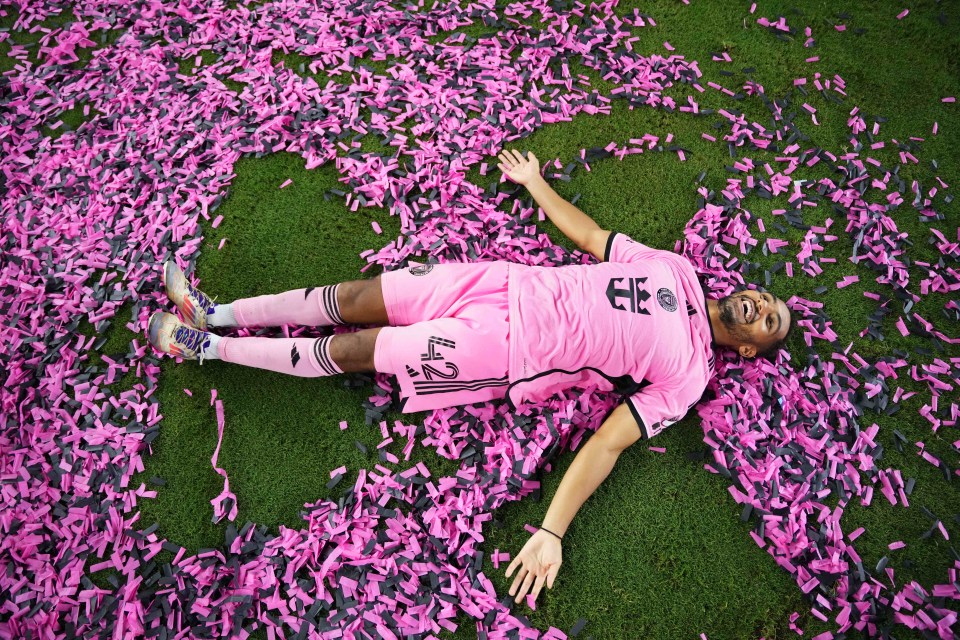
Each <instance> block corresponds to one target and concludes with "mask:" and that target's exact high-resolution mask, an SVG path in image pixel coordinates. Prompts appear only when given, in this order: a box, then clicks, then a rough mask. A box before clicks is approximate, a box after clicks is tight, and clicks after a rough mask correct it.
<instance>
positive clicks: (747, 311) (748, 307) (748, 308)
mask: <svg viewBox="0 0 960 640" xmlns="http://www.w3.org/2000/svg"><path fill="white" fill-rule="evenodd" d="M740 310H741V311H742V312H743V322H744V324H748V323H750V322H752V321H753V318H754V316H755V315H756V306H755V305H754V304H753V301H752V300H751V299H750V298H742V299H741V301H740Z"/></svg>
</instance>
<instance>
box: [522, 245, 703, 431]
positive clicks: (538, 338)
mask: <svg viewBox="0 0 960 640" xmlns="http://www.w3.org/2000/svg"><path fill="white" fill-rule="evenodd" d="M604 260H605V261H604V262H603V263H600V264H594V265H570V266H564V267H531V266H521V265H511V267H512V268H511V269H510V273H509V286H508V289H509V305H510V306H509V316H510V338H509V354H510V356H509V358H510V364H509V379H510V386H509V388H508V390H507V396H506V397H507V400H508V401H510V403H511V404H512V405H513V406H516V405H517V404H518V403H519V402H521V401H523V400H529V401H532V402H538V401H541V400H545V399H546V398H548V397H550V396H551V395H553V394H554V393H556V392H557V391H560V390H562V389H566V388H568V387H572V386H577V387H587V386H590V385H596V386H597V387H598V388H599V389H600V390H601V391H611V390H615V391H618V392H620V393H621V394H623V395H624V396H627V403H628V404H629V406H630V410H631V412H632V413H633V416H634V418H636V420H637V423H638V424H639V425H640V431H641V433H642V434H643V437H645V438H651V437H653V436H655V435H656V434H658V433H660V432H661V431H663V430H664V429H665V428H667V427H668V426H670V425H671V424H673V423H674V422H676V421H677V420H680V419H681V418H682V417H683V416H684V414H686V413H687V411H688V410H689V409H690V407H692V406H693V405H694V404H695V403H696V402H697V401H698V400H699V399H700V397H701V396H702V395H703V391H704V389H705V388H706V386H707V382H708V380H709V379H710V376H712V375H713V363H714V355H713V348H712V343H713V336H712V329H711V327H710V321H709V316H708V315H707V306H706V298H705V297H704V293H703V289H702V288H701V286H700V283H699V281H698V279H697V274H696V272H695V271H694V269H693V266H692V265H691V264H690V263H689V262H688V261H687V260H686V259H685V258H683V257H682V256H679V255H677V254H675V253H671V252H669V251H659V250H656V249H651V248H650V247H647V246H645V245H642V244H640V243H639V242H636V241H634V240H632V239H631V238H629V237H627V236H625V235H623V234H620V233H611V234H610V238H609V240H608V241H607V247H606V252H605V256H604Z"/></svg>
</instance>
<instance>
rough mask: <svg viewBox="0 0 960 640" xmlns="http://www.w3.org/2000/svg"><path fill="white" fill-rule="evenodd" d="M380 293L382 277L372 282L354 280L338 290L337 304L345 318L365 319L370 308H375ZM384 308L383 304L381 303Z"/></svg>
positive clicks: (345, 283) (344, 283)
mask: <svg viewBox="0 0 960 640" xmlns="http://www.w3.org/2000/svg"><path fill="white" fill-rule="evenodd" d="M378 296H382V294H381V292H380V276H377V277H376V278H373V279H371V280H352V281H350V282H343V283H341V284H340V286H339V287H338V288H337V303H338V305H339V306H340V314H341V315H342V316H343V317H344V318H345V319H348V321H349V319H350V318H355V317H364V316H366V315H367V313H366V312H367V310H368V307H371V306H374V303H375V302H376V300H375V298H376V297H378ZM381 306H382V303H381Z"/></svg>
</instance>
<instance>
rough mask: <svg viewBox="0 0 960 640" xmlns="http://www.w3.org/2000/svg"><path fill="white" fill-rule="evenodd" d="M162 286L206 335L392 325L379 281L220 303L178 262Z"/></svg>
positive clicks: (169, 267) (166, 266)
mask: <svg viewBox="0 0 960 640" xmlns="http://www.w3.org/2000/svg"><path fill="white" fill-rule="evenodd" d="M163 284H164V288H165V289H166V292H167V296H168V297H169V298H170V300H172V301H173V303H174V304H175V305H177V308H178V309H179V310H180V313H181V315H182V316H183V318H184V320H185V321H186V323H187V324H188V325H190V326H192V327H194V328H196V329H200V330H203V331H205V330H206V329H207V328H208V327H275V326H279V325H282V324H296V325H304V326H329V325H334V324H387V323H388V322H389V319H388V317H387V311H386V307H385V305H384V301H383V294H382V292H381V283H380V277H379V276H378V277H376V278H374V279H372V280H355V281H351V282H342V283H339V284H334V285H328V286H321V287H309V288H306V289H294V290H293V291H286V292H283V293H277V294H270V295H263V296H256V297H253V298H242V299H239V300H234V301H233V302H231V303H220V304H216V303H214V302H213V300H211V299H210V297H209V296H208V295H206V294H205V293H203V292H202V291H200V290H198V289H196V288H195V287H193V286H191V285H190V283H189V282H188V281H187V279H186V276H184V274H183V272H182V271H181V270H180V269H179V268H178V267H177V266H176V263H174V262H173V261H172V260H170V261H168V262H167V263H165V264H164V268H163Z"/></svg>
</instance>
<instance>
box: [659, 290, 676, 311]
mask: <svg viewBox="0 0 960 640" xmlns="http://www.w3.org/2000/svg"><path fill="white" fill-rule="evenodd" d="M657 302H659V303H660V306H661V307H663V308H664V310H665V311H676V310H677V296H675V295H673V291H670V289H667V288H666V287H663V288H662V289H660V290H659V291H657Z"/></svg>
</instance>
